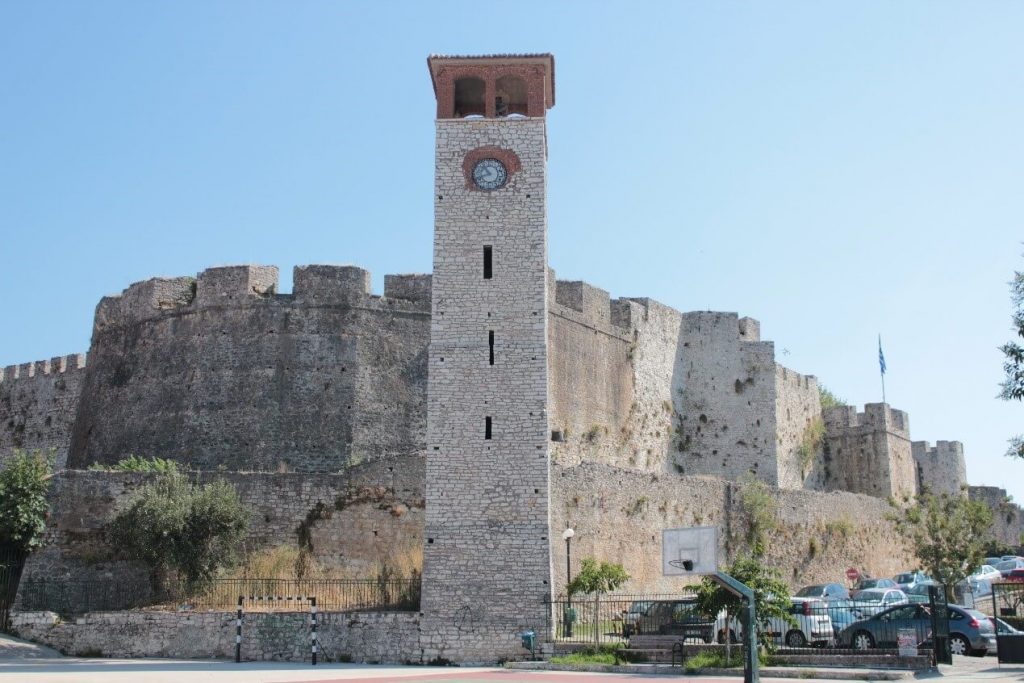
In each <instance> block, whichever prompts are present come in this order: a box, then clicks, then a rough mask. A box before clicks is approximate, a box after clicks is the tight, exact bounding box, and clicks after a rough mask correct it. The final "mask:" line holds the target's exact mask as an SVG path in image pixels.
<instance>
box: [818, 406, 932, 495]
mask: <svg viewBox="0 0 1024 683" xmlns="http://www.w3.org/2000/svg"><path fill="white" fill-rule="evenodd" d="M823 419H824V422H825V450H824V488H825V490H828V491H835V490H842V491H853V492H856V493H866V494H868V495H870V496H878V497H882V498H887V497H889V496H894V497H896V498H904V497H907V496H913V495H916V493H917V476H916V471H915V467H914V459H913V455H912V454H911V448H910V420H909V418H908V417H907V414H906V413H905V412H903V411H902V410H895V409H893V408H890V407H889V405H888V404H886V403H868V404H866V405H865V406H864V412H860V413H859V412H857V408H856V407H854V406H836V407H832V408H827V409H825V411H824V412H823Z"/></svg>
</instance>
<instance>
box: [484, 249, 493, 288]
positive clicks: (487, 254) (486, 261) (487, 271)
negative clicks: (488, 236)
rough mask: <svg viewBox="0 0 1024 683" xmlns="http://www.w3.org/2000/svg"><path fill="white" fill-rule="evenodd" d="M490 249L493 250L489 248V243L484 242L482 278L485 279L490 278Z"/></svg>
mask: <svg viewBox="0 0 1024 683" xmlns="http://www.w3.org/2000/svg"><path fill="white" fill-rule="evenodd" d="M492 251H493V250H492V249H491V245H489V244H485V245H484V279H485V280H490V279H491V272H492V270H491V253H492Z"/></svg>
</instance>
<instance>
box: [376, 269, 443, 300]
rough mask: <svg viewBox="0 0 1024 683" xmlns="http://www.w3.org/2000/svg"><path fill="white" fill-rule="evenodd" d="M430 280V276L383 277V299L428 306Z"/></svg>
mask: <svg viewBox="0 0 1024 683" xmlns="http://www.w3.org/2000/svg"><path fill="white" fill-rule="evenodd" d="M431 284H432V278H431V276H430V275H423V274H415V273H410V274H408V275H385V276H384V298H386V299H401V300H404V301H412V302H415V303H419V304H425V305H426V306H428V307H429V306H430V296H431Z"/></svg>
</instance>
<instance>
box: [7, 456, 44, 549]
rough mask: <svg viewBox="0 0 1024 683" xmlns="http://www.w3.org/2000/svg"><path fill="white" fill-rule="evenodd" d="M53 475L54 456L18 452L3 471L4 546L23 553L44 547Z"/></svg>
mask: <svg viewBox="0 0 1024 683" xmlns="http://www.w3.org/2000/svg"><path fill="white" fill-rule="evenodd" d="M52 475H53V456H52V453H50V454H44V453H42V452H41V451H34V452H32V453H28V452H25V451H21V450H15V451H14V456H13V457H11V458H10V459H9V460H8V461H7V464H6V465H5V466H4V468H3V469H2V470H0V545H5V546H7V547H9V548H14V549H16V550H20V551H29V550H34V549H35V548H38V547H39V546H41V545H42V543H43V532H44V531H45V530H46V514H47V504H46V491H47V489H48V488H49V486H50V477H51V476H52Z"/></svg>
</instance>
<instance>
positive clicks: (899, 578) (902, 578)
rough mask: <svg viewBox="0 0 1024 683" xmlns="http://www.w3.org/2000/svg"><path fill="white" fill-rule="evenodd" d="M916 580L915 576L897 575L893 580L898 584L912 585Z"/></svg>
mask: <svg viewBox="0 0 1024 683" xmlns="http://www.w3.org/2000/svg"><path fill="white" fill-rule="evenodd" d="M913 580H914V575H913V574H897V575H896V578H895V579H893V581H895V582H896V583H910V582H911V581H913Z"/></svg>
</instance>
